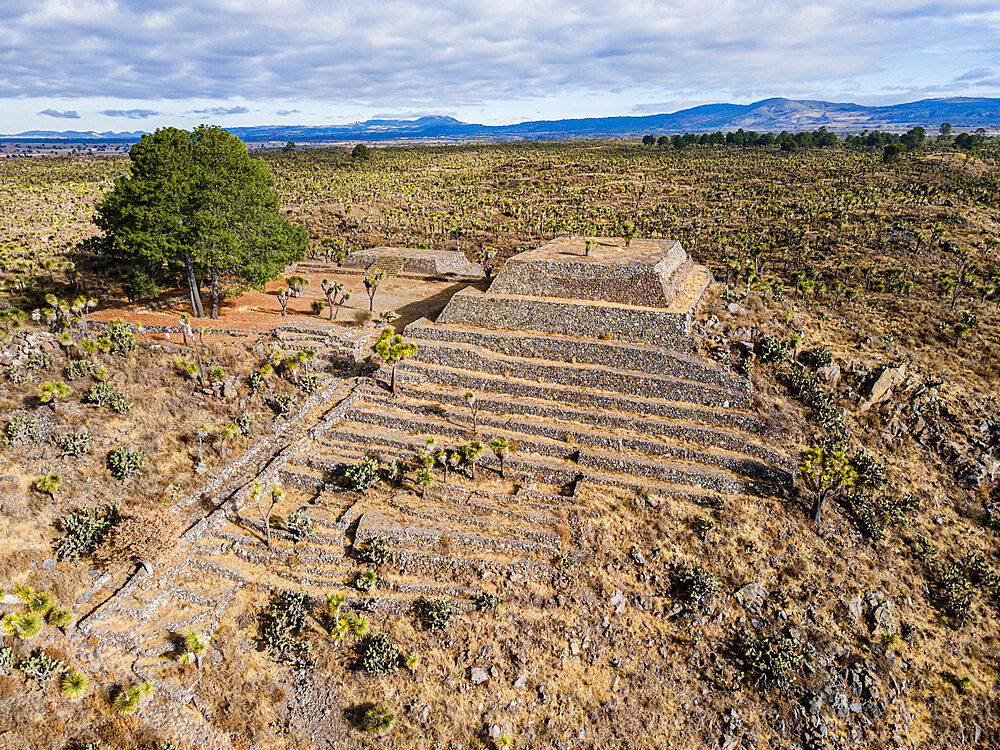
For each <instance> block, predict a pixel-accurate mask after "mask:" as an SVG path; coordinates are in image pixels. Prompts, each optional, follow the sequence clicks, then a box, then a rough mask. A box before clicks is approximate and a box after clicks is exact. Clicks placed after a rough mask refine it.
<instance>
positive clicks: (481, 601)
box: [472, 591, 499, 612]
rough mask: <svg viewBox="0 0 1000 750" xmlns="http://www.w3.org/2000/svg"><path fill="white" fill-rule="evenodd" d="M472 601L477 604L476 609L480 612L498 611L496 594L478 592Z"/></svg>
mask: <svg viewBox="0 0 1000 750" xmlns="http://www.w3.org/2000/svg"><path fill="white" fill-rule="evenodd" d="M472 601H473V603H475V605H476V609H478V610H479V611H480V612H484V611H486V610H488V609H496V608H497V606H498V604H499V602H498V601H497V596H496V594H491V593H490V592H489V591H477V592H476V593H475V595H473V597H472Z"/></svg>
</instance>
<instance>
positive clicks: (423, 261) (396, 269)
mask: <svg viewBox="0 0 1000 750" xmlns="http://www.w3.org/2000/svg"><path fill="white" fill-rule="evenodd" d="M376 267H377V268H381V269H382V270H383V271H386V272H387V273H390V274H396V273H402V274H414V275H419V276H471V277H475V278H479V277H481V276H482V275H483V267H482V266H481V265H479V264H478V263H472V262H471V261H470V260H469V259H468V258H466V257H465V254H464V253H460V252H458V251H456V250H430V249H424V248H419V247H373V248H371V249H369V250H358V251H357V252H353V253H351V254H350V255H348V256H347V258H345V259H344V261H343V263H341V270H344V271H351V270H361V271H368V270H370V269H372V268H376Z"/></svg>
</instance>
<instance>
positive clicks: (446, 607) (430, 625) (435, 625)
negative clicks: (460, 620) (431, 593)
mask: <svg viewBox="0 0 1000 750" xmlns="http://www.w3.org/2000/svg"><path fill="white" fill-rule="evenodd" d="M416 610H417V617H418V618H419V620H420V622H421V623H423V626H424V627H425V628H427V629H428V630H446V629H447V628H448V624H449V623H450V622H451V618H452V616H453V615H454V613H455V612H454V607H453V606H452V604H451V602H449V601H448V600H447V599H445V598H444V597H441V598H440V599H419V600H417V603H416Z"/></svg>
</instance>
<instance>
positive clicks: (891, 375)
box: [858, 364, 906, 411]
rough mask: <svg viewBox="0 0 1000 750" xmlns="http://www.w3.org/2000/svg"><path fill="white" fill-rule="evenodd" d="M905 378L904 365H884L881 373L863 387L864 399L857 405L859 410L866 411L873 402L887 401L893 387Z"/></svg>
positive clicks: (890, 396)
mask: <svg viewBox="0 0 1000 750" xmlns="http://www.w3.org/2000/svg"><path fill="white" fill-rule="evenodd" d="M905 379H906V365H905V364H902V365H899V366H898V367H885V368H883V369H882V372H881V374H879V376H878V377H877V378H875V380H874V381H873V382H872V383H871V385H870V386H869V387H868V388H867V389H865V391H864V393H863V396H864V399H863V400H862V402H861V405H860V406H859V407H858V408H859V410H860V411H868V410H869V409H871V408H872V407H873V406H875V404H879V403H882V402H883V401H888V400H889V399H890V398H892V391H893V389H894V388H895V387H896V386H898V385H899V384H900V383H902V382H903V381H904V380H905Z"/></svg>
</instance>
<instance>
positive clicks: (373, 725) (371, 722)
mask: <svg viewBox="0 0 1000 750" xmlns="http://www.w3.org/2000/svg"><path fill="white" fill-rule="evenodd" d="M358 145H361V144H358ZM395 724H396V714H394V713H393V712H392V711H391V710H389V709H388V708H386V707H385V706H374V707H372V708H369V709H368V710H367V711H365V715H364V718H362V720H361V728H362V729H364V730H365V731H366V732H372V733H373V734H382V733H384V732H388V731H389V730H390V729H392V728H393V726H394V725H395Z"/></svg>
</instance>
